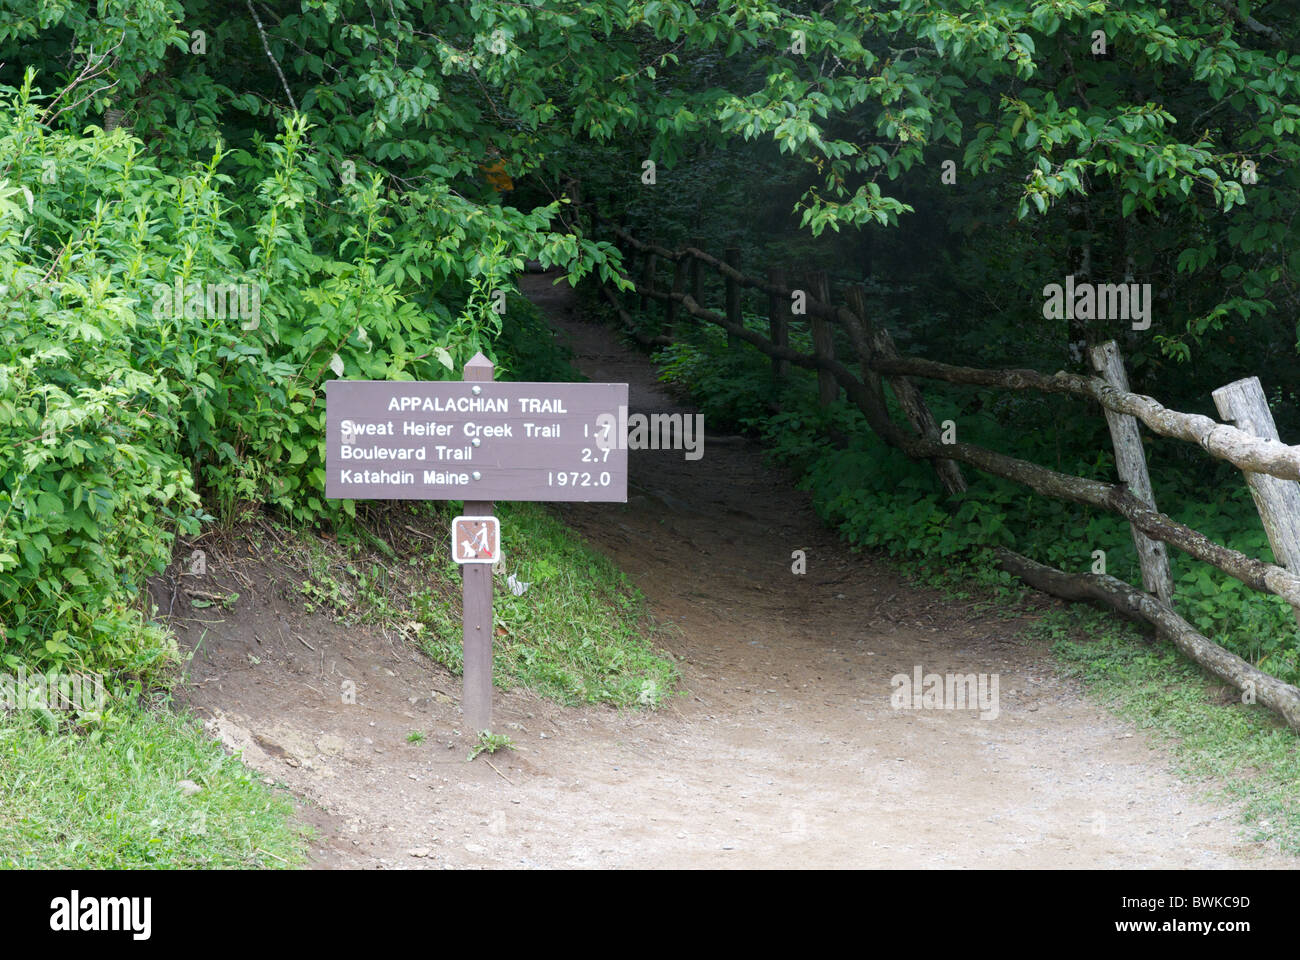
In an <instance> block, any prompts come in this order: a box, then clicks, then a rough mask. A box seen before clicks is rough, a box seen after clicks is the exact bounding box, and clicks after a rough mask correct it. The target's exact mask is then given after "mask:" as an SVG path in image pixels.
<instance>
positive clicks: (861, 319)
mask: <svg viewBox="0 0 1300 960" xmlns="http://www.w3.org/2000/svg"><path fill="white" fill-rule="evenodd" d="M849 289H850V291H851V294H850V296H849V306H850V313H852V314H854V315H855V316H856V318H857V319H856V321H855V324H854V327H855V329H851V330H850V334H851V335H852V336H853V339H854V346H855V348H856V349H857V351H858V353H859V357H858V359H859V360H860V361H861V363H862V367H863V376H864V377H866V379H865V383H866V384H867V386H868V388H871V389H873V390H875V391H876V392H878V393H880V395H881V396H883V391H882V390H881V388H880V386H878V384H880V377H879V376H877V375H876V374H875V371H871V373H872V375H871V376H870V377H867V376H866V375H867V368H868V367H869V366H870V364H871V359H872V357H879V358H881V359H882V360H894V359H897V358H898V348H897V347H895V346H894V338H893V337H891V336H890V335H889V331H888V330H886V329H885V328H884V327H882V326H879V325H878V324H877V323H876V322H875V321H874V320H872V319H871V315H870V313H868V311H867V300H866V295H865V293H864V292H863V290H862V288H861V287H860V286H854V287H850V288H849ZM888 380H889V385H890V386H891V387H893V389H894V396H895V397H897V398H898V405H899V406H900V407H902V408H903V413H904V414H906V416H907V422H908V423H910V424H911V425H912V429H913V430H915V431H916V433H917V435H918V436H921V437H925V438H927V439H931V440H937V439H939V424H938V423H937V422H935V419H934V414H933V413H931V412H930V408H929V407H928V406H926V403H925V398H924V397H923V396H921V391H920V390H919V389H917V386H916V384H914V383H913V382H912V381H911V380H909V379H907V377H889V378H888ZM930 465H931V466H932V467H934V472H935V474H936V475H938V477H939V482H940V483H941V484H943V488H944V489H945V490H947V491H948V492H949V493H960V492H962V491H963V490H965V489H966V478H965V477H963V476H962V473H961V467H959V466H958V465H957V463H956V461H954V460H946V459H933V460H931V461H930Z"/></svg>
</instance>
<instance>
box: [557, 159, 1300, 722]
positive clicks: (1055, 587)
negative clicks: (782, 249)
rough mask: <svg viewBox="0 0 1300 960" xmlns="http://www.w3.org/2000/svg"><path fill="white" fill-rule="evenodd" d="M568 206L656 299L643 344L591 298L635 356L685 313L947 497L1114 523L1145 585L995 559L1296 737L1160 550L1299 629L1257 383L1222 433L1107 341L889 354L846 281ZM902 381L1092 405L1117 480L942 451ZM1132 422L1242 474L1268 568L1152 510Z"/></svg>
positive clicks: (1292, 706) (1297, 487) (1267, 684)
mask: <svg viewBox="0 0 1300 960" xmlns="http://www.w3.org/2000/svg"><path fill="white" fill-rule="evenodd" d="M570 198H571V200H572V201H573V203H574V207H573V210H574V211H575V212H576V213H577V215H578V216H577V217H576V218H575V222H574V223H572V224H571V226H572V227H574V229H576V230H582V229H584V228H583V226H582V225H581V222H580V220H581V217H582V215H584V214H585V215H586V216H587V217H589V219H590V223H591V225H592V229H594V230H595V231H596V232H597V233H600V232H602V231H604V232H607V234H608V236H610V237H612V238H613V242H614V243H616V244H617V245H618V246H619V248H620V249H621V250H622V252H623V254H624V260H625V262H626V263H628V264H629V266H630V268H631V269H630V270H629V272H628V275H629V276H630V277H633V278H636V284H635V288H636V294H637V296H638V297H639V299H640V309H641V311H644V310H645V309H646V308H647V306H648V305H649V303H650V301H660V302H662V303H663V304H664V306H665V317H664V323H663V325H662V327H661V330H662V331H663V332H662V333H660V334H657V335H654V336H650V335H647V334H645V333H643V332H641V331H640V330H639V329H638V325H637V324H636V323H635V322H634V319H633V317H632V316H631V315H630V314H629V313H628V311H627V309H626V308H625V307H624V305H623V303H622V301H621V300H620V298H619V296H618V294H617V293H616V292H615V291H614V290H611V289H610V287H609V285H608V284H605V283H602V284H601V285H600V289H601V292H602V295H603V296H604V297H605V299H606V300H607V301H608V302H609V304H610V306H611V307H612V308H613V309H614V310H615V312H616V313H617V315H618V316H619V318H620V320H621V321H622V323H623V325H624V326H625V328H626V329H627V331H628V332H629V334H631V335H632V336H633V338H634V339H636V340H637V341H639V342H640V343H641V344H643V345H644V346H648V347H651V346H666V345H668V344H671V343H672V342H674V341H673V336H674V333H675V331H676V329H677V325H678V324H679V323H680V322H681V320H682V318H683V315H685V316H689V317H692V318H695V319H696V320H701V321H705V322H707V323H713V324H716V325H717V326H719V327H721V328H722V329H724V330H725V331H726V332H727V335H728V340H729V342H730V343H731V344H733V345H738V344H740V343H748V344H749V345H751V346H753V347H754V348H756V349H758V350H759V351H761V352H762V353H764V354H766V355H767V356H768V357H770V358H771V360H772V369H773V375H774V376H776V377H785V376H787V374H788V371H789V368H790V366H792V365H793V366H798V367H803V368H805V369H808V370H811V371H814V372H815V373H816V375H817V380H818V393H819V397H820V399H821V402H822V403H823V405H825V404H829V403H833V402H835V401H836V400H837V399H838V398H839V396H840V393H841V391H843V393H844V394H845V395H846V396H847V397H848V399H849V400H850V401H851V402H852V403H854V404H855V405H856V406H857V407H858V409H860V410H861V411H862V413H863V414H864V416H865V417H866V420H867V423H868V424H869V425H870V427H871V428H872V430H873V431H875V433H876V434H877V435H878V436H879V437H880V438H881V439H882V440H883V441H884V442H885V443H887V444H889V445H890V446H892V447H895V448H896V449H898V450H900V451H902V452H903V453H904V454H906V455H907V456H909V457H911V458H913V459H924V460H927V461H929V463H930V464H931V465H932V466H933V468H934V470H935V472H936V474H937V476H938V479H939V481H940V483H941V484H942V486H943V487H944V489H945V490H946V491H948V492H949V493H957V492H959V491H962V490H964V489H965V488H966V481H965V479H964V477H963V475H962V470H961V465H962V464H966V465H968V466H971V467H975V468H977V469H979V470H982V471H984V472H986V473H990V474H993V475H995V476H999V477H1005V478H1007V479H1010V480H1014V481H1017V482H1019V483H1021V484H1023V485H1025V486H1027V487H1029V488H1030V489H1032V490H1034V491H1036V492H1037V493H1040V494H1042V495H1044V496H1048V497H1054V498H1058V499H1063V500H1069V501H1073V502H1075V503H1081V504H1087V505H1089V506H1093V507H1099V508H1101V509H1104V510H1108V511H1111V512H1113V513H1117V514H1119V515H1120V516H1122V517H1124V518H1125V519H1127V520H1128V522H1129V524H1130V526H1131V528H1132V533H1133V540H1134V543H1135V545H1136V547H1137V552H1138V557H1139V561H1140V564H1141V569H1142V581H1143V586H1144V588H1145V589H1144V590H1138V589H1137V588H1135V587H1133V586H1132V585H1130V584H1128V583H1126V582H1124V581H1123V580H1120V579H1118V578H1116V577H1114V576H1110V575H1108V574H1104V573H1103V574H1075V573H1067V572H1066V571H1064V570H1060V569H1057V568H1055V567H1051V566H1048V565H1045V564H1042V563H1038V562H1036V561H1034V560H1031V559H1030V558H1028V557H1026V556H1023V555H1021V554H1019V553H1016V552H1015V551H1013V550H1009V549H1005V548H999V549H998V550H997V558H998V563H999V565H1000V566H1001V567H1002V568H1003V569H1005V570H1007V571H1010V572H1011V573H1013V574H1015V575H1016V576H1017V577H1019V578H1020V579H1022V580H1023V581H1025V582H1026V583H1028V584H1029V585H1031V586H1033V587H1035V588H1037V589H1040V590H1043V591H1044V592H1047V593H1051V594H1053V595H1056V596H1059V597H1063V598H1066V599H1071V600H1093V601H1096V602H1099V603H1102V604H1105V605H1107V606H1109V607H1111V608H1113V609H1115V610H1116V611H1118V612H1119V613H1121V614H1123V615H1125V616H1127V617H1129V618H1131V619H1136V620H1141V621H1145V622H1147V623H1149V624H1150V625H1152V626H1153V627H1155V629H1156V631H1157V632H1158V634H1160V635H1161V636H1164V637H1167V638H1168V639H1170V640H1171V641H1172V642H1173V643H1174V644H1175V645H1176V646H1177V647H1178V648H1179V649H1180V650H1182V651H1183V652H1184V653H1185V654H1187V655H1188V656H1189V657H1191V658H1192V659H1194V660H1196V661H1197V662H1198V663H1200V664H1201V665H1202V666H1204V667H1205V668H1206V669H1208V670H1209V671H1210V672H1211V673H1213V674H1214V675H1215V676H1217V677H1219V678H1220V679H1222V680H1224V681H1226V682H1227V683H1230V684H1232V685H1233V686H1235V687H1236V688H1238V689H1239V690H1242V691H1243V693H1244V694H1247V693H1248V694H1249V696H1244V697H1243V699H1246V700H1248V701H1249V700H1250V699H1251V697H1253V698H1254V699H1255V700H1257V701H1258V702H1259V703H1261V704H1264V705H1265V706H1267V707H1269V708H1271V709H1273V710H1275V711H1277V712H1278V713H1279V714H1281V716H1282V717H1283V718H1284V719H1285V720H1286V722H1287V723H1288V724H1289V725H1290V726H1291V727H1293V728H1295V729H1297V730H1300V689H1297V688H1296V687H1295V686H1293V685H1291V684H1288V683H1284V682H1282V681H1281V680H1278V679H1277V678H1276V677H1273V676H1271V675H1270V674H1267V673H1265V672H1263V671H1262V670H1260V669H1258V668H1257V667H1255V666H1254V665H1253V664H1251V663H1249V662H1247V661H1246V660H1244V659H1242V658H1241V657H1239V656H1237V655H1236V654H1234V653H1232V652H1230V651H1228V650H1226V649H1224V648H1223V647H1222V646H1220V645H1219V644H1217V643H1215V642H1214V641H1213V640H1211V639H1209V638H1207V637H1206V636H1204V635H1203V634H1201V633H1200V632H1198V631H1197V630H1196V629H1195V628H1194V627H1193V626H1192V625H1191V624H1190V623H1188V622H1187V621H1186V620H1185V619H1184V618H1183V617H1181V616H1180V615H1179V614H1178V613H1177V611H1176V610H1175V608H1174V602H1175V597H1174V586H1173V579H1172V577H1171V576H1170V570H1169V560H1168V556H1167V553H1166V544H1170V545H1173V546H1175V547H1178V548H1179V549H1180V550H1183V551H1184V552H1186V553H1188V554H1190V555H1191V556H1193V557H1195V558H1196V559H1198V560H1201V561H1204V562H1205V563H1208V564H1210V565H1211V566H1214V567H1217V568H1218V569H1219V570H1221V571H1223V572H1224V573H1226V574H1228V575H1229V576H1232V577H1235V578H1236V579H1237V580H1240V581H1241V582H1242V583H1244V584H1246V585H1247V586H1249V587H1251V588H1253V589H1255V590H1258V591H1261V592H1263V593H1270V594H1274V595H1276V596H1279V597H1282V598H1283V599H1285V600H1286V601H1288V602H1289V603H1290V604H1291V605H1292V607H1293V609H1294V610H1295V611H1296V616H1297V618H1298V619H1300V482H1298V481H1300V446H1288V445H1286V444H1283V443H1282V442H1281V441H1280V439H1279V437H1278V433H1277V429H1276V427H1275V425H1274V422H1273V417H1272V413H1271V412H1270V410H1269V407H1268V403H1267V401H1266V399H1265V395H1264V390H1263V387H1262V386H1261V384H1260V382H1259V379H1258V378H1256V377H1249V378H1246V379H1244V380H1238V381H1236V382H1235V383H1230V384H1228V385H1226V386H1224V387H1221V388H1219V389H1218V390H1215V391H1214V393H1213V398H1214V402H1215V405H1216V407H1217V409H1218V411H1219V415H1220V416H1221V417H1222V418H1223V420H1225V421H1228V422H1227V423H1220V422H1218V421H1215V420H1212V419H1211V418H1209V417H1206V416H1202V415H1199V414H1189V413H1180V412H1178V411H1176V410H1170V409H1167V408H1166V407H1164V406H1163V405H1161V404H1160V403H1158V402H1157V401H1156V400H1154V399H1152V398H1151V397H1147V396H1143V395H1141V394H1137V393H1133V392H1132V391H1130V390H1129V384H1128V379H1127V376H1126V374H1125V371H1124V365H1123V361H1122V359H1121V357H1120V353H1119V349H1118V347H1117V345H1116V344H1115V343H1114V342H1113V341H1111V342H1108V343H1104V344H1101V345H1100V346H1096V347H1093V348H1091V350H1090V354H1091V361H1092V365H1093V367H1094V368H1095V370H1096V372H1097V375H1096V376H1084V375H1080V374H1074V373H1067V372H1058V373H1054V374H1045V373H1040V372H1038V371H1036V370H1020V369H981V368H975V367H964V366H955V365H952V364H947V363H940V362H938V361H934V360H927V359H922V358H919V357H906V356H902V355H900V354H899V352H898V350H897V349H896V347H895V345H894V341H893V339H892V337H891V336H890V334H889V332H888V331H887V330H886V329H885V328H884V327H883V326H881V325H879V324H877V323H875V322H874V321H873V319H872V317H871V315H870V314H869V312H868V311H867V309H866V297H865V293H864V290H863V288H862V287H861V286H859V285H849V286H847V287H845V288H844V290H843V291H842V295H843V301H844V302H843V303H842V304H838V305H837V304H835V303H834V302H833V301H832V295H831V289H830V284H829V282H828V281H827V279H826V275H825V274H824V273H812V274H810V275H809V277H808V281H807V282H806V283H805V284H804V285H802V286H798V287H792V286H791V285H790V283H789V281H788V280H787V277H786V275H785V273H784V272H783V271H782V270H781V269H779V268H771V269H768V270H767V271H766V273H765V277H763V278H759V277H755V276H753V275H751V274H747V273H745V272H743V271H742V270H741V260H740V252H739V250H738V248H736V247H734V246H733V247H728V248H727V249H726V250H725V251H724V253H723V256H722V257H716V256H713V255H712V254H710V253H708V252H706V251H705V250H703V249H702V243H701V242H698V241H691V242H689V243H688V244H687V245H686V246H684V247H682V248H681V249H677V250H672V249H668V248H666V247H663V246H661V245H659V244H656V243H652V242H647V241H643V240H639V239H637V238H636V237H634V236H633V235H632V234H631V233H630V232H628V230H627V229H625V224H623V225H620V224H618V223H615V222H613V221H611V220H610V219H608V218H606V217H604V216H602V215H601V213H600V211H599V210H598V209H597V207H596V206H595V205H594V204H591V203H583V202H582V200H581V198H580V196H579V195H578V192H577V184H576V183H575V184H572V185H571V189H570ZM665 264H672V282H671V286H670V287H668V288H666V289H665V288H664V287H662V286H661V285H660V284H659V283H658V279H657V278H658V275H659V272H660V270H661V267H662V266H663V265H665ZM704 270H711V271H713V272H714V273H716V274H718V275H719V276H720V277H721V278H722V281H723V282H722V290H723V298H722V299H723V306H722V309H721V310H714V309H709V308H707V307H705V306H704V305H703V304H702V303H701V302H700V301H701V299H702V288H703V282H702V271H704ZM742 288H749V289H752V290H756V291H759V292H760V293H766V294H767V297H768V304H769V312H768V319H769V323H768V333H767V335H766V336H764V335H762V334H760V333H757V332H755V331H754V330H751V329H748V328H747V327H746V326H745V324H744V322H743V320H742V317H741V290H742ZM796 293H798V294H799V295H800V296H799V299H800V300H802V302H803V303H804V307H805V315H806V319H807V322H808V324H809V327H810V333H811V339H812V344H813V352H812V353H802V352H800V351H798V350H795V349H793V348H792V347H791V346H790V336H789V333H790V326H791V323H792V322H794V319H795V318H794V316H793V315H792V310H791V307H792V304H793V303H794V301H795V295H796ZM836 327H838V328H839V329H841V330H843V331H844V333H845V334H846V335H847V336H846V339H847V341H848V343H849V344H851V346H852V350H853V353H854V357H853V358H852V359H851V360H846V359H843V358H841V357H837V356H836V355H835V348H834V344H835V338H834V337H833V336H832V333H833V330H834V329H835V328H836ZM914 378H922V379H935V380H943V381H947V382H949V383H957V384H968V385H973V386H982V387H993V388H1000V389H1005V390H1037V391H1041V392H1043V393H1049V394H1068V395H1071V396H1076V397H1083V398H1087V399H1090V400H1093V401H1095V402H1096V403H1097V404H1099V405H1100V406H1101V408H1102V412H1103V413H1104V414H1105V417H1106V420H1107V423H1108V425H1109V428H1110V434H1111V438H1112V440H1113V443H1114V447H1115V461H1116V469H1117V473H1118V474H1119V482H1118V483H1105V482H1102V481H1098V480H1090V479H1087V478H1084V477H1078V476H1074V475H1071V474H1065V473H1061V472H1058V471H1055V470H1051V469H1049V468H1047V467H1043V466H1040V465H1038V464H1035V463H1031V462H1029V461H1026V460H1021V459H1018V458H1016V457H1011V456H1007V455H1006V454H1001V453H997V452H995V451H993V450H989V449H986V448H984V447H980V446H977V445H975V444H970V443H959V442H952V443H944V442H943V441H942V440H941V438H940V432H939V426H938V424H937V423H936V421H935V418H934V416H933V414H932V413H931V412H930V409H929V407H928V406H927V405H926V402H925V399H924V397H923V396H922V394H921V391H920V389H919V388H918V387H917V386H916V384H915V382H914ZM885 384H888V385H889V387H890V388H891V389H892V391H893V393H894V396H895V398H896V399H897V400H898V404H899V407H900V408H901V409H902V411H903V413H904V414H905V416H906V420H907V425H906V426H902V425H900V424H898V423H896V422H895V421H894V419H893V418H892V417H891V415H890V413H889V408H888V406H887V404H886V401H885V394H884V386H885ZM1139 421H1140V422H1141V423H1142V424H1143V425H1145V426H1146V428H1147V429H1148V430H1150V431H1152V432H1153V433H1156V434H1159V435H1160V436H1163V437H1171V438H1174V439H1178V440H1184V441H1187V442H1189V443H1194V444H1196V445H1197V446H1199V447H1201V448H1202V449H1204V450H1205V451H1206V452H1207V453H1209V454H1210V455H1211V456H1213V457H1216V458H1218V459H1220V460H1224V461H1226V462H1228V463H1231V464H1232V465H1233V466H1235V467H1237V468H1238V469H1240V470H1242V471H1243V472H1244V473H1245V482H1246V483H1247V484H1248V485H1249V487H1250V491H1251V494H1252V495H1253V498H1254V501H1255V504H1256V506H1257V507H1258V509H1259V514H1260V518H1261V520H1262V521H1263V525H1264V529H1265V531H1266V533H1267V535H1268V539H1269V543H1270V545H1271V546H1272V549H1273V554H1274V556H1275V557H1276V559H1277V562H1276V563H1268V562H1265V561H1262V560H1259V559H1257V558H1254V557H1250V556H1247V555H1246V554H1244V553H1241V552H1239V551H1237V550H1233V549H1231V548H1229V547H1226V546H1224V545H1222V544H1220V543H1217V542H1215V541H1214V540H1212V539H1210V538H1209V537H1207V536H1205V535H1204V534H1202V533H1200V532H1199V531H1197V530H1194V529H1192V528H1191V527H1189V526H1187V525H1185V524H1183V523H1180V522H1179V521H1177V520H1175V519H1173V518H1172V517H1169V516H1167V515H1166V514H1163V513H1161V512H1160V511H1159V510H1158V509H1157V507H1156V504H1155V500H1154V497H1153V495H1152V490H1151V482H1150V479H1149V477H1148V474H1147V465H1146V457H1145V454H1144V453H1143V450H1142V442H1141V439H1140V435H1139V428H1138V422H1139Z"/></svg>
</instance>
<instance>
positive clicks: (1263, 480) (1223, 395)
mask: <svg viewBox="0 0 1300 960" xmlns="http://www.w3.org/2000/svg"><path fill="white" fill-rule="evenodd" d="M1211 396H1213V397H1214V405H1215V406H1216V407H1218V408H1219V416H1221V417H1222V418H1223V419H1224V420H1232V421H1235V422H1236V424H1237V428H1238V429H1240V430H1244V431H1245V432H1247V433H1253V434H1254V435H1255V436H1257V437H1262V438H1264V439H1265V440H1273V441H1275V442H1280V439H1281V438H1280V437H1279V436H1278V433H1277V425H1276V424H1275V423H1274V422H1273V413H1272V411H1270V410H1269V409H1268V400H1267V399H1266V398H1265V397H1264V388H1263V386H1262V385H1261V384H1260V382H1259V377H1247V378H1246V379H1244V380H1237V381H1236V382H1234V383H1230V384H1228V385H1227V386H1224V387H1220V388H1219V389H1218V390H1215V391H1214V393H1213V394H1211ZM1243 472H1244V473H1245V474H1246V483H1247V484H1248V485H1249V486H1250V495H1251V496H1252V497H1253V498H1254V499H1255V508H1256V509H1257V510H1258V511H1259V519H1260V520H1261V521H1263V524H1264V532H1265V533H1267V534H1268V542H1269V545H1270V546H1272V548H1273V556H1274V558H1276V560H1277V563H1278V565H1279V566H1283V567H1286V568H1287V569H1288V570H1290V571H1291V572H1292V573H1296V574H1300V483H1296V482H1295V481H1294V480H1282V479H1280V478H1278V477H1270V476H1269V475H1268V474H1266V473H1252V472H1250V471H1249V470H1246V471H1243ZM1293 609H1294V610H1295V614H1296V619H1297V620H1300V606H1293Z"/></svg>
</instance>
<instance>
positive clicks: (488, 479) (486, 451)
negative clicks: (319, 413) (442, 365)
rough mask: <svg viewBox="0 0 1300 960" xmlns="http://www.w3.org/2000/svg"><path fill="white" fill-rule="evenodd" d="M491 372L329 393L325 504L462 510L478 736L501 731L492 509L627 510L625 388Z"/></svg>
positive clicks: (342, 387) (459, 522)
mask: <svg viewBox="0 0 1300 960" xmlns="http://www.w3.org/2000/svg"><path fill="white" fill-rule="evenodd" d="M492 375H493V367H492V362H491V361H490V360H488V359H487V358H486V357H485V356H483V354H481V353H480V354H476V355H475V356H474V358H473V359H472V360H470V361H469V363H467V364H465V379H464V380H463V381H460V382H456V381H448V382H437V383H435V382H415V381H397V380H393V381H390V380H331V381H329V382H328V383H326V384H325V495H326V496H327V497H330V498H334V499H348V500H352V499H357V500H462V501H464V504H465V511H464V513H465V515H464V516H460V517H457V518H456V519H455V520H454V521H453V523H452V557H453V559H455V561H456V562H457V563H459V564H461V565H462V566H461V576H462V581H463V589H464V610H465V613H464V644H465V676H464V681H465V693H464V699H463V702H462V704H461V708H462V710H463V711H464V715H465V723H466V725H467V726H468V727H469V729H470V730H471V731H473V732H478V731H482V730H490V729H491V724H492V566H491V565H492V563H493V562H494V561H495V559H496V558H497V557H499V556H500V553H501V534H500V523H499V521H498V519H497V518H496V517H495V516H493V513H492V503H493V501H495V500H557V501H559V500H565V501H584V502H613V503H626V502H627V437H626V430H627V426H626V423H627V420H626V416H625V414H626V409H627V384H625V383H496V382H494V381H493V380H492ZM620 411H622V412H623V413H624V416H620Z"/></svg>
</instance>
